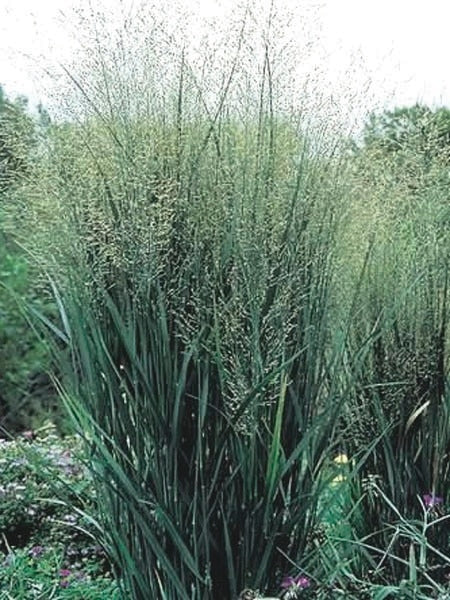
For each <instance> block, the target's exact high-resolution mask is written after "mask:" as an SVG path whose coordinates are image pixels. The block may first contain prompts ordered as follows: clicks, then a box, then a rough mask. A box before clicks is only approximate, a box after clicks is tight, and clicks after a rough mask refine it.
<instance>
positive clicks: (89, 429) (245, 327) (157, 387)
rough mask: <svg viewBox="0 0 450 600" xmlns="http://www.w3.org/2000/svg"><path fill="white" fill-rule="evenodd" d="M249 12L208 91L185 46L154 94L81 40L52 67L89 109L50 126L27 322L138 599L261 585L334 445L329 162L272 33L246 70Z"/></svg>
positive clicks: (283, 556) (299, 528)
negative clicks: (52, 356) (256, 69)
mask: <svg viewBox="0 0 450 600" xmlns="http://www.w3.org/2000/svg"><path fill="white" fill-rule="evenodd" d="M126 26H127V27H129V23H128V22H127V23H126ZM246 26H247V21H245V20H244V21H243V22H242V24H240V28H239V31H240V33H239V35H238V36H237V41H236V40H235V42H234V45H233V46H232V48H233V52H231V55H232V60H231V64H230V65H229V68H227V69H224V70H223V71H222V73H223V74H224V76H223V78H222V79H221V81H220V82H219V83H220V85H219V86H218V88H217V89H216V93H215V94H214V95H212V96H211V90H205V89H203V88H202V87H201V85H200V84H199V81H198V78H197V75H196V72H195V68H194V67H193V66H192V65H191V64H190V62H189V58H188V56H187V55H186V53H185V52H184V51H180V52H179V53H178V54H175V58H174V61H173V64H175V65H176V69H177V73H178V75H177V78H176V79H175V80H174V81H175V83H174V85H173V86H172V87H170V86H168V85H166V84H167V78H169V75H168V74H167V73H166V74H165V76H164V81H163V83H164V85H159V86H158V85H155V89H154V91H153V93H154V95H151V94H149V93H148V92H149V89H148V87H147V80H146V79H143V80H139V73H140V72H141V71H139V70H138V71H137V72H133V71H131V70H130V64H129V63H127V62H126V59H125V58H123V55H122V54H121V55H120V56H121V58H123V60H124V63H122V62H120V61H110V60H109V58H108V57H105V56H104V54H103V53H104V52H105V51H104V49H103V48H101V47H100V45H99V48H98V55H96V56H97V61H98V62H97V64H100V65H101V70H100V71H99V69H98V67H97V70H96V71H94V75H93V76H90V78H89V77H88V78H87V79H80V78H79V77H77V75H76V73H75V74H74V73H72V72H68V73H67V74H68V76H69V78H70V80H71V81H72V82H73V83H74V85H75V86H76V88H77V90H78V91H79V92H80V96H81V98H82V99H83V100H84V102H85V107H86V111H85V114H84V115H83V116H82V118H80V122H79V123H71V124H65V125H64V126H61V127H59V126H55V128H54V131H53V137H52V139H51V143H52V144H53V146H52V152H51V157H52V158H51V164H49V165H47V167H46V169H45V170H44V171H43V173H44V174H43V177H42V181H41V182H40V186H41V190H46V191H49V190H51V193H52V194H53V197H54V198H55V199H56V206H55V211H56V213H58V211H59V214H60V227H61V231H64V234H65V236H64V242H63V244H59V245H58V246H57V247H56V248H55V247H54V250H55V252H54V254H53V255H54V256H56V258H57V261H56V263H55V262H54V263H53V264H52V263H51V261H50V260H49V261H48V262H47V265H48V269H49V272H50V275H51V279H52V281H53V287H54V291H55V297H56V301H57V304H58V307H59V311H60V324H55V323H50V322H49V321H45V322H44V324H46V325H47V326H48V327H49V328H50V330H51V332H52V333H53V334H55V340H56V342H55V351H56V353H57V355H58V356H59V358H60V359H61V360H60V364H61V369H62V372H63V373H64V378H63V379H62V381H61V384H60V386H61V393H62V396H63V398H64V400H65V403H66V406H67V408H68V410H69V412H70V414H71V415H72V417H73V421H74V423H75V424H76V426H77V428H78V431H79V432H80V433H81V435H83V436H84V439H85V441H86V444H87V446H88V448H89V452H90V466H91V470H92V473H93V477H94V481H95V485H96V490H97V495H98V498H99V505H100V507H101V513H102V514H101V521H102V525H103V530H104V538H105V539H104V542H105V545H106V547H108V548H109V549H110V555H111V558H112V560H113V562H114V564H115V565H116V570H117V573H118V574H120V576H121V581H122V582H123V586H124V590H126V594H127V597H129V598H133V599H134V600H148V598H166V599H168V600H173V599H175V598H176V599H186V600H187V599H189V598H192V599H193V598H195V599H196V600H200V599H202V598H203V599H205V600H206V599H207V598H235V597H237V596H238V594H239V592H240V591H241V590H243V589H244V588H245V587H249V586H250V587H251V588H252V589H260V590H264V591H265V590H267V591H269V592H270V590H273V589H277V588H278V587H279V583H280V581H281V578H282V576H283V574H285V573H286V572H288V570H289V569H290V565H291V564H292V560H294V561H297V562H298V561H301V560H302V559H303V557H308V556H309V557H310V556H311V553H310V550H311V548H310V546H309V541H308V540H310V539H312V538H311V535H310V534H312V533H314V531H315V529H316V527H317V525H318V520H319V512H318V507H319V504H318V499H319V496H320V493H321V491H322V488H323V486H324V485H325V478H324V477H323V476H322V466H323V465H324V464H325V461H326V460H327V459H328V457H329V456H330V454H332V453H333V454H336V449H335V445H336V438H335V429H336V426H337V424H338V422H339V417H340V412H341V404H342V394H341V391H342V385H341V383H340V382H339V364H340V357H341V354H342V351H343V342H342V340H341V337H338V336H337V335H336V336H335V335H334V334H333V332H332V329H331V324H330V321H329V308H330V305H331V303H332V295H331V290H332V282H333V261H334V252H335V239H336V234H337V231H338V227H339V221H340V215H341V214H342V212H343V208H342V206H341V203H342V202H343V197H344V190H345V178H344V176H343V175H344V173H345V164H344V162H343V159H340V158H339V157H338V156H337V155H330V154H328V155H327V154H325V153H322V154H321V153H319V151H318V148H319V146H320V139H319V137H317V136H318V135H319V134H315V135H316V137H315V138H314V139H313V140H312V139H311V137H308V135H306V133H305V128H306V126H307V125H308V123H307V122H306V120H307V117H306V116H303V119H302V120H301V128H297V127H296V125H295V123H296V122H297V120H298V119H297V118H296V117H297V116H298V115H295V114H292V115H289V114H287V113H286V110H285V105H283V103H282V102H281V101H280V100H279V95H280V96H281V94H280V92H281V88H280V82H279V81H277V78H276V76H275V75H274V66H275V64H273V63H272V52H271V46H270V45H269V44H268V43H266V42H264V44H263V47H262V48H263V52H262V55H261V56H262V59H261V61H262V62H261V77H260V79H259V80H258V85H257V86H255V85H254V82H252V81H250V80H249V81H247V80H246V77H247V75H246V74H245V72H244V71H243V66H244V65H245V64H246V60H247V59H248V58H249V54H248V52H249V48H248V47H246V46H245V43H246V38H245V28H246ZM122 33H123V32H122ZM97 35H98V32H97ZM116 41H117V40H116ZM121 43H123V39H122V38H121V37H120V36H119V38H118V41H117V44H118V45H117V47H116V46H114V44H113V42H112V41H111V40H110V44H112V45H111V46H110V47H111V48H112V52H113V53H114V52H115V51H116V50H117V52H118V53H119V54H120V52H121V51H122V50H123V52H124V53H125V49H124V48H123V46H121V45H120V44H121ZM144 50H145V52H144ZM144 50H142V48H141V49H140V48H138V49H137V50H136V52H144V55H145V56H147V58H148V56H150V58H151V59H155V57H157V55H158V52H160V51H161V49H160V48H159V49H158V52H156V51H155V53H154V55H153V54H151V53H150V50H149V48H148V47H147V46H146V47H145V48H144ZM173 50H174V49H173V48H172V51H173ZM149 53H150V54H149ZM145 56H144V58H145ZM91 58H92V57H91ZM132 60H133V61H136V63H138V62H139V54H137V55H136V56H135V57H132ZM155 60H156V59H155ZM148 67H149V70H148V73H147V71H146V73H147V74H148V76H149V77H153V76H155V77H156V73H154V72H152V70H151V68H150V67H152V68H154V64H153V63H152V62H150V63H149V65H148ZM132 73H133V74H134V78H133V77H132ZM95 77H99V79H100V81H101V82H102V86H100V87H98V86H96V85H95V84H96V83H97V82H96V81H95ZM169 79H170V78H169ZM246 82H247V83H248V84H250V83H251V84H252V85H253V87H254V88H255V87H256V89H257V90H258V94H257V95H252V94H251V93H250V92H249V94H248V95H247V96H246V97H245V98H243V97H242V95H241V91H242V85H243V84H244V83H246ZM111 98H114V102H113V101H112V100H111ZM237 98H238V99H239V101H240V103H241V106H240V107H239V106H238V105H237V104H236V99H237ZM239 109H241V110H239ZM77 110H78V112H80V111H81V105H77ZM81 112H82V111H81ZM318 125H319V123H318V121H317V122H315V123H314V126H312V125H311V130H312V131H314V130H317V129H318ZM322 134H323V135H324V136H325V133H324V132H323V131H322ZM311 135H312V134H311ZM313 142H314V143H313ZM313 148H314V149H313ZM49 243H50V244H51V243H52V242H51V239H50V238H49ZM302 566H306V565H302ZM302 581H303V580H302ZM303 583H304V582H303Z"/></svg>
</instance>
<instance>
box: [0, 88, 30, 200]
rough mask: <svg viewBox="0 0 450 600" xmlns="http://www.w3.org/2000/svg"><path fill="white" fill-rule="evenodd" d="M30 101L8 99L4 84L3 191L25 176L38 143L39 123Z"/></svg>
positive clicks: (0, 109)
mask: <svg viewBox="0 0 450 600" xmlns="http://www.w3.org/2000/svg"><path fill="white" fill-rule="evenodd" d="M27 109H28V100H27V99H26V98H25V97H23V96H19V97H18V98H16V99H15V100H10V99H9V98H7V96H6V94H5V92H4V91H3V88H2V87H1V85H0V192H1V191H5V190H7V189H8V188H9V187H10V186H11V185H12V183H14V182H15V181H16V180H17V179H18V178H19V177H20V176H22V175H24V174H25V173H26V171H27V167H28V164H29V160H30V153H31V149H32V146H33V144H34V142H35V123H34V120H33V118H32V117H31V116H30V115H29V114H28V110H27Z"/></svg>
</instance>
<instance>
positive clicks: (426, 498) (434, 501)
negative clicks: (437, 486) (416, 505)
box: [422, 494, 444, 508]
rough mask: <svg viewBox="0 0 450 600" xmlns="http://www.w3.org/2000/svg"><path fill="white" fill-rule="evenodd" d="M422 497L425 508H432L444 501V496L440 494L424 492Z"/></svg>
mask: <svg viewBox="0 0 450 600" xmlns="http://www.w3.org/2000/svg"><path fill="white" fill-rule="evenodd" d="M422 498H423V503H424V504H425V506H426V508H434V507H435V506H439V504H442V503H443V502H444V498H442V497H441V496H435V495H434V494H424V495H423V496H422Z"/></svg>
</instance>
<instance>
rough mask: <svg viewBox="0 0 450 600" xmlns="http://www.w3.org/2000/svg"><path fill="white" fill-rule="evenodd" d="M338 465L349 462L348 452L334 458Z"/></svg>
mask: <svg viewBox="0 0 450 600" xmlns="http://www.w3.org/2000/svg"><path fill="white" fill-rule="evenodd" d="M334 462H335V463H336V464H337V465H346V464H347V463H348V456H347V455H346V454H338V455H337V456H336V458H335V459H334Z"/></svg>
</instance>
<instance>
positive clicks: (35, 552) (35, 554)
mask: <svg viewBox="0 0 450 600" xmlns="http://www.w3.org/2000/svg"><path fill="white" fill-rule="evenodd" d="M44 551H45V550H44V548H43V546H33V547H32V548H31V550H30V552H29V554H30V556H31V557H32V558H39V557H40V556H42V554H44Z"/></svg>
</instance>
